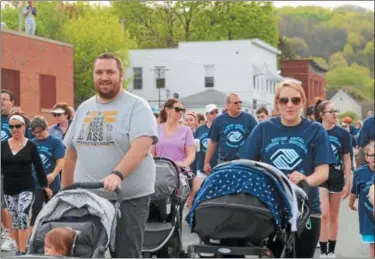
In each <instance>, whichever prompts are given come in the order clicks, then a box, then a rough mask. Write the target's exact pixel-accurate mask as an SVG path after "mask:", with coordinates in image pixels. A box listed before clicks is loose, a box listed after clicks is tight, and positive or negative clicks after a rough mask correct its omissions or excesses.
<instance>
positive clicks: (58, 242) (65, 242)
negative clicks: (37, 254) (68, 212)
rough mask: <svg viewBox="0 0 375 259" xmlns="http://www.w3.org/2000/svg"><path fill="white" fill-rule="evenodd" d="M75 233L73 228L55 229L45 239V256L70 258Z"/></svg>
mask: <svg viewBox="0 0 375 259" xmlns="http://www.w3.org/2000/svg"><path fill="white" fill-rule="evenodd" d="M74 236H75V233H74V231H73V229H72V228H61V227H60V228H54V229H52V230H50V231H49V232H48V233H47V234H46V236H45V238H44V255H50V256H69V255H70V251H71V249H72V246H73V241H74Z"/></svg>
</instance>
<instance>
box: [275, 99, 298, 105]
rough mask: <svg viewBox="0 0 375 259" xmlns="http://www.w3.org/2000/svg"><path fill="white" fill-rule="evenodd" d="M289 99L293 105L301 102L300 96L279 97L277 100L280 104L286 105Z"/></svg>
mask: <svg viewBox="0 0 375 259" xmlns="http://www.w3.org/2000/svg"><path fill="white" fill-rule="evenodd" d="M289 100H290V101H291V102H292V104H293V105H300V104H301V102H302V98H301V97H292V98H290V99H289V98H288V97H280V98H279V100H278V101H279V103H280V104H282V105H287V104H288V103H289Z"/></svg>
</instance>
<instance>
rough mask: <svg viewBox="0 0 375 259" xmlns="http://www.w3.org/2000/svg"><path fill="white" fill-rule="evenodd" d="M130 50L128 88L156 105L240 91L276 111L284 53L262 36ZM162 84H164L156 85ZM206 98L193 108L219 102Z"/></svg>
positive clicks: (247, 99)
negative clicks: (209, 93) (280, 57)
mask: <svg viewBox="0 0 375 259" xmlns="http://www.w3.org/2000/svg"><path fill="white" fill-rule="evenodd" d="M129 52H130V53H129V54H130V66H129V67H128V68H127V71H126V79H127V80H129V81H130V83H129V91H131V92H133V93H135V94H137V95H139V96H142V97H143V98H145V99H146V100H148V101H149V102H150V104H151V106H152V107H155V106H158V104H159V103H160V104H161V105H163V103H164V102H165V100H166V99H168V98H170V97H178V98H180V99H184V98H188V97H191V96H192V95H197V94H198V95H199V93H207V91H206V90H215V91H216V92H221V93H223V96H225V95H226V94H228V93H230V92H234V93H237V94H239V95H240V96H241V98H242V100H243V101H244V102H245V103H247V104H251V105H250V106H253V105H255V106H257V107H259V106H260V105H266V106H267V107H268V108H269V109H270V110H271V109H272V103H273V97H274V93H275V85H276V83H277V82H279V81H281V80H282V79H283V77H281V76H280V75H279V73H278V71H277V55H278V54H280V53H281V52H280V51H279V50H278V49H276V48H274V47H272V46H271V45H269V44H267V43H265V42H263V41H261V40H259V39H251V40H233V41H215V42H182V43H179V45H178V47H177V48H172V49H137V50H130V51H129ZM157 84H160V86H162V87H164V88H157ZM189 99H190V101H191V98H189ZM200 99H202V98H200ZM204 99H205V100H204V103H201V102H202V100H197V103H196V104H194V103H191V102H190V105H189V106H191V107H189V108H199V107H200V108H202V107H203V106H204V105H206V104H209V103H211V101H214V100H210V98H209V97H208V98H204Z"/></svg>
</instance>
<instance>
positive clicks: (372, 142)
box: [364, 141, 375, 155]
mask: <svg viewBox="0 0 375 259" xmlns="http://www.w3.org/2000/svg"><path fill="white" fill-rule="evenodd" d="M371 148H373V149H375V142H374V141H370V143H368V144H367V145H366V146H365V148H364V151H365V154H366V155H367V154H368V152H369V151H370V149H371Z"/></svg>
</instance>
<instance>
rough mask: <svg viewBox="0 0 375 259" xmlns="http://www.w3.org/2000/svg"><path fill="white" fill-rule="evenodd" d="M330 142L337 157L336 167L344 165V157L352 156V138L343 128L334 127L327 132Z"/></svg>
mask: <svg viewBox="0 0 375 259" xmlns="http://www.w3.org/2000/svg"><path fill="white" fill-rule="evenodd" d="M327 133H328V138H329V142H330V144H331V148H332V150H333V154H334V155H335V157H336V165H344V161H343V156H344V155H345V154H348V153H349V154H352V151H353V147H352V136H351V135H350V133H349V132H348V131H347V130H345V129H344V128H342V127H337V126H335V127H333V128H332V129H330V130H327Z"/></svg>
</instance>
